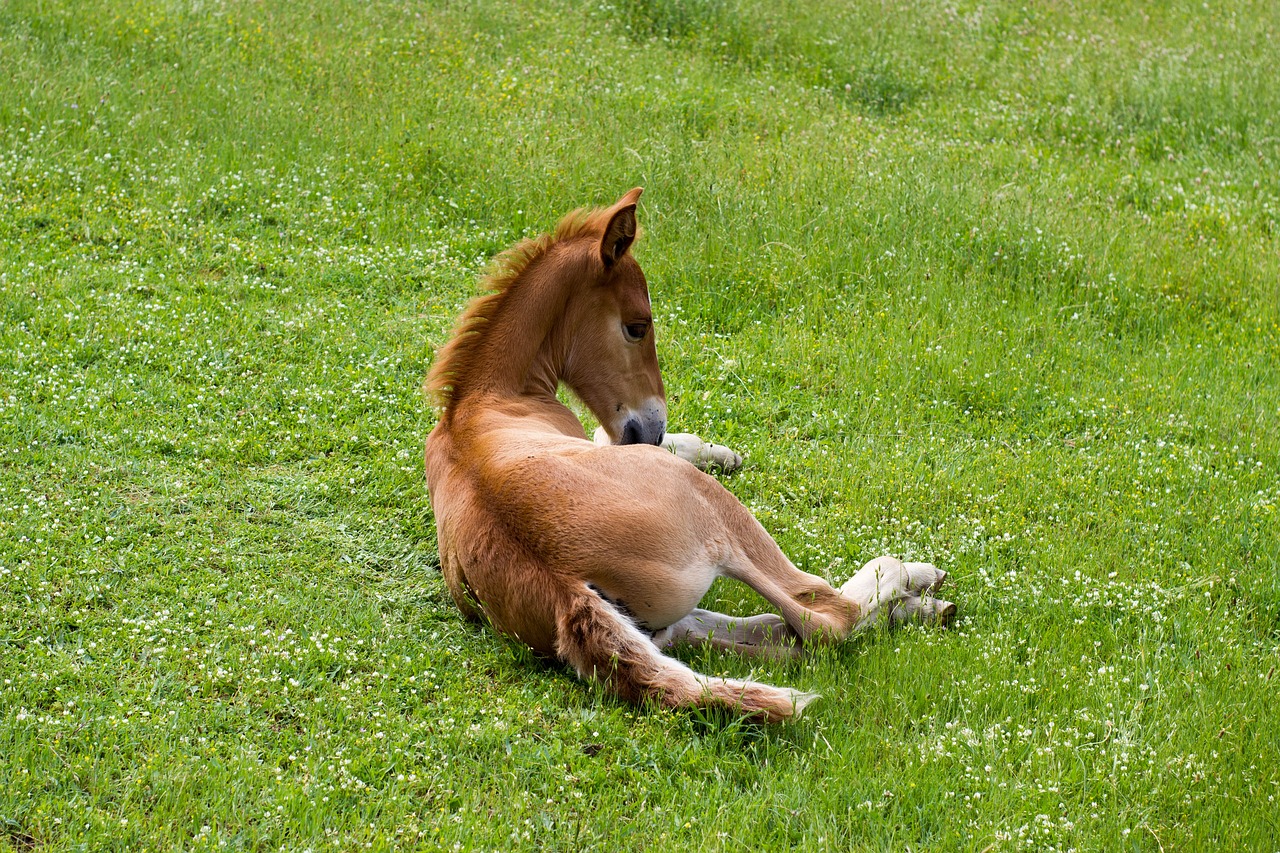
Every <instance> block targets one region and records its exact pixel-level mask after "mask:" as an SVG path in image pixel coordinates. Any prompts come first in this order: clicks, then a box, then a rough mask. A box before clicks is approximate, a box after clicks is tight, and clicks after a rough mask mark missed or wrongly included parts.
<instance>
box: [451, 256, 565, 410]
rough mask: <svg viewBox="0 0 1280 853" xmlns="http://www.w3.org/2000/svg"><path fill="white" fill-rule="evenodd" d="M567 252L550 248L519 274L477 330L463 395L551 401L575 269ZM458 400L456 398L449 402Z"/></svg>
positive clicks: (557, 379) (561, 361)
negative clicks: (475, 345) (487, 318)
mask: <svg viewBox="0 0 1280 853" xmlns="http://www.w3.org/2000/svg"><path fill="white" fill-rule="evenodd" d="M578 267H579V264H578V263H575V260H574V258H573V257H572V256H570V254H569V253H568V252H555V251H553V252H550V253H548V255H546V256H544V257H542V258H540V259H538V260H537V261H536V262H534V263H533V264H532V265H531V266H530V267H529V268H528V269H526V270H525V271H524V272H522V273H521V274H520V276H519V277H518V278H517V280H516V281H514V282H512V283H511V284H510V285H509V286H508V287H507V289H506V291H505V292H504V293H503V294H502V298H501V304H500V305H499V306H498V307H497V309H496V311H495V312H494V314H493V315H492V316H491V317H490V318H489V320H488V322H486V323H485V324H484V325H483V326H482V327H481V328H480V329H479V330H478V333H479V334H481V335H483V338H482V340H480V341H477V347H476V351H475V353H474V356H473V357H472V358H471V359H470V360H469V362H470V363H469V364H468V369H467V374H466V376H465V377H464V378H463V380H462V381H460V382H459V383H458V384H459V386H460V387H462V388H464V389H466V390H465V396H468V397H469V396H472V395H483V396H485V397H489V398H493V397H499V398H503V397H520V398H521V399H522V400H524V401H525V402H530V401H533V400H540V401H545V402H549V403H554V404H555V405H557V406H559V405H560V404H559V402H558V401H557V400H556V390H557V388H558V386H559V383H560V376H561V372H562V370H563V366H564V363H565V358H566V356H567V353H568V340H567V335H566V334H565V324H564V322H563V317H564V313H565V311H566V307H567V305H568V303H569V296H570V294H571V293H572V291H573V288H574V286H575V285H576V283H577V280H578V276H579V275H581V271H580V270H579V269H578ZM455 402H458V401H455Z"/></svg>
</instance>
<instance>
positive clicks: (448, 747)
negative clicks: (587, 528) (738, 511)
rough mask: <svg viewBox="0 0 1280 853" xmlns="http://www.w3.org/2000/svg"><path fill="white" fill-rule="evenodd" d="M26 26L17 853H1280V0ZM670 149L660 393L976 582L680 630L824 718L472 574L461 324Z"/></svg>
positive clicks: (420, 13)
mask: <svg viewBox="0 0 1280 853" xmlns="http://www.w3.org/2000/svg"><path fill="white" fill-rule="evenodd" d="M0 58H2V59H0V65H2V66H3V68H4V71H5V74H4V77H5V79H6V80H7V85H5V86H4V88H3V91H0V850H15V851H44V850H76V849H83V850H109V849H119V850H143V849H149V850H156V849H161V850H168V849H191V850H202V849H231V850H270V849H285V850H307V849H309V850H344V851H345V850H358V849H372V850H389V849H406V850H407V849H435V848H449V849H459V850H513V849H530V850H532V849H543V850H555V849H559V850H580V849H582V850H601V851H614V850H637V851H639V850H653V849H668V850H691V849H692V850H739V849H746V848H752V849H768V850H781V849H790V848H803V849H807V850H850V849H855V850H860V849H883V850H901V849H908V848H909V849H913V850H914V849H940V850H975V851H977V850H1014V849H1035V850H1066V849H1076V850H1122V849H1134V850H1152V851H1160V850H1164V851H1172V850H1182V849H1207V848H1210V847H1218V848H1225V849H1256V850H1262V849H1269V850H1270V849H1277V848H1278V847H1280V841H1277V839H1278V838H1280V804H1278V803H1277V802H1276V800H1277V796H1278V795H1280V710H1278V703H1277V702H1276V698H1275V697H1276V695H1277V691H1278V689H1280V677H1277V675H1276V669H1277V664H1278V663H1280V574H1278V560H1280V511H1278V510H1277V506H1278V505H1280V85H1276V79H1277V78H1276V74H1277V71H1276V69H1277V67H1280V5H1277V4H1274V3H1270V2H1241V0H1232V2H1226V3H1212V4H1201V3H1199V2H1159V3H1137V2H1134V3H1113V2H1096V0H1083V2H1078V3H1031V4H1027V3H1024V2H1021V0H1020V2H972V1H971V0H955V2H934V0H922V1H921V2H898V0H885V2H881V3H868V4H836V3H824V2H818V0H783V2H772V3H766V2H754V0H685V2H677V0H649V2H646V0H613V2H612V3H610V2H605V3H603V4H598V5H590V6H588V5H586V4H577V3H571V2H565V1H564V0H543V2H537V3H535V2H532V0H513V2H509V3H495V2H475V3H468V2H446V3H426V2H422V3H411V2H400V3H392V2H373V3H356V2H338V1H337V0H317V2H314V3H308V4H298V3H288V2H283V0H261V2H247V0H246V2H201V0H188V1H187V2H179V0H137V2H120V3H110V2H103V3H92V4H89V3H86V4H81V3H76V2H71V0H45V2H36V0H7V2H4V3H0ZM636 185H642V186H644V187H645V188H646V192H645V196H644V199H643V200H642V203H641V209H640V218H641V222H642V225H643V226H644V227H645V229H646V235H645V237H644V239H643V240H642V241H641V242H640V243H639V244H638V246H637V249H636V252H637V255H638V257H639V258H640V260H641V262H642V264H644V266H645V269H646V271H647V273H648V275H649V280H650V287H651V291H652V294H653V299H654V307H655V312H656V317H657V322H658V333H659V353H660V356H661V358H662V360H663V366H664V373H665V377H666V382H667V387H668V391H669V395H670V400H669V403H670V408H671V415H672V425H673V427H674V428H677V429H681V430H687V431H694V432H698V433H701V434H703V435H704V436H708V437H711V438H714V439H715V440H716V441H720V442H723V443H725V444H729V445H730V446H732V447H734V448H735V449H737V450H738V451H740V452H743V453H744V455H745V456H746V458H747V465H746V467H745V468H744V469H743V470H742V471H741V472H740V473H739V474H737V475H734V476H732V477H729V478H728V479H727V480H726V485H727V486H728V487H729V488H730V489H731V490H732V491H733V492H734V493H735V494H737V495H738V496H739V497H740V498H741V499H742V500H743V502H745V503H746V504H747V505H748V506H750V507H751V508H752V509H753V510H754V511H755V512H756V513H757V515H758V516H759V518H760V519H761V520H762V522H764V524H765V525H766V527H768V528H769V529H770V531H771V532H772V533H773V534H774V535H775V536H776V538H777V539H778V541H779V542H780V543H781V545H782V546H783V548H784V549H785V550H786V551H787V552H788V553H789V554H790V555H792V557H793V559H794V560H795V562H796V563H797V564H798V565H800V566H801V567H802V568H804V569H806V570H808V571H812V572H815V573H819V574H822V575H825V576H827V577H829V578H831V579H834V580H836V581H843V580H844V578H845V577H847V576H848V575H849V574H850V573H851V572H852V571H853V570H854V569H855V568H856V567H857V566H860V565H861V564H862V562H863V561H865V560H867V559H869V558H871V557H873V556H877V555H879V554H881V553H885V552H891V553H895V554H898V555H900V556H908V557H912V558H916V559H925V560H930V561H932V562H935V563H937V564H938V565H939V566H941V567H943V568H945V569H947V570H948V571H950V572H951V573H952V577H953V579H954V586H952V587H951V589H950V595H949V596H948V597H949V598H952V599H954V600H955V601H956V602H957V603H958V604H959V606H960V610H961V619H960V621H959V622H958V623H957V624H956V625H955V626H954V627H953V628H952V629H951V630H948V631H945V632H940V631H926V630H922V629H918V628H910V629H906V630H901V631H897V632H893V633H885V632H880V633H875V634H872V635H868V636H863V637H860V638H858V639H856V640H854V641H851V642H850V643H848V644H846V645H844V646H842V647H840V648H838V649H834V650H821V651H817V652H815V653H813V654H812V655H811V656H809V657H808V658H807V659H806V660H805V661H804V662H802V663H797V664H789V665H783V664H751V663H749V662H744V661H741V660H737V659H733V658H729V657H724V656H720V655H716V654H713V653H709V652H690V653H686V654H685V658H686V659H687V660H688V661H689V662H690V663H691V664H693V665H694V666H696V667H697V668H699V669H701V670H702V671H704V672H709V673H725V674H732V675H734V676H739V677H740V676H745V675H751V676H752V677H755V678H758V679H760V680H764V681H768V682H771V683H775V684H785V685H788V686H792V687H796V688H799V689H803V690H811V691H817V692H820V693H822V694H823V696H824V698H823V700H822V701H821V702H819V703H817V704H815V705H814V706H813V707H812V709H811V711H810V712H809V713H808V714H807V715H806V717H805V719H803V720H801V721H800V722H798V723H795V724H792V725H787V726H783V727H775V728H763V727H759V726H755V725H749V724H742V723H735V722H733V721H731V720H728V719H724V718H719V717H710V718H707V717H700V716H698V715H691V714H675V713H667V712H661V711H655V710H652V709H642V708H634V707H630V706H625V705H622V704H619V703H618V702H616V701H614V700H612V699H610V698H609V697H607V696H605V695H603V693H602V692H601V691H600V690H598V689H597V688H593V687H590V686H586V685H583V684H581V683H580V682H578V681H577V680H575V679H574V678H572V677H571V676H570V675H569V674H568V673H567V672H566V671H564V670H563V669H561V668H559V667H555V666H549V665H547V664H545V663H541V662H539V661H536V660H534V659H532V658H531V656H530V655H528V654H527V653H525V652H523V651H521V649H519V648H517V647H516V646H514V645H513V644H511V643H508V642H506V641H504V640H503V639H501V638H499V637H496V636H495V635H494V634H493V633H492V632H488V631H485V630H481V629H479V628H476V627H474V626H471V625H468V624H465V623H464V622H463V621H462V620H461V618H460V616H459V615H458V613H457V612H456V611H455V609H454V608H453V606H452V604H451V603H450V601H449V598H448V595H447V593H446V591H445V589H444V584H443V582H442V580H441V577H440V575H439V572H438V570H437V567H436V562H437V558H436V554H435V545H434V535H435V534H434V523H433V519H432V515H431V508H430V505H429V503H428V501H427V495H426V489H425V485H424V481H423V473H422V464H421V450H422V443H423V440H424V438H425V436H426V434H427V432H428V431H429V429H430V427H431V425H432V422H433V414H432V412H431V410H430V408H429V406H428V405H427V403H426V402H425V401H424V400H423V398H422V397H421V395H420V393H419V386H420V384H421V381H422V379H423V377H424V376H425V374H426V371H427V369H428V366H429V364H430V362H431V358H432V353H433V351H434V349H435V347H437V346H438V345H440V344H441V343H442V342H443V341H444V340H445V337H446V335H447V334H448V331H449V329H450V327H451V324H452V320H453V318H454V316H456V314H457V312H458V311H459V310H460V309H461V307H462V306H463V304H464V303H465V301H466V299H467V298H468V297H469V295H470V294H471V293H472V292H473V291H474V288H475V282H476V278H477V276H478V274H479V273H480V272H481V271H482V270H483V268H484V266H485V264H486V262H487V259H488V258H489V257H490V256H492V255H493V254H494V253H495V252H497V251H499V250H501V249H502V248H504V247H506V246H507V245H509V244H511V243H512V242H514V241H515V240H517V239H519V238H521V237H522V236H526V235H529V234H533V233H537V232H539V231H542V230H545V229H548V228H550V227H551V226H553V225H554V223H555V222H556V220H557V219H558V218H559V216H560V215H561V214H563V213H565V212H566V211H568V210H570V209H572V208H574V207H577V206H579V205H582V204H604V203H608V202H611V201H613V200H614V199H615V198H617V197H618V196H619V195H620V194H621V193H622V192H623V191H625V190H626V189H629V188H630V187H632V186H636ZM711 598H712V599H714V600H713V601H712V602H710V603H711V604H712V605H714V606H716V607H717V609H724V610H728V611H730V612H740V613H746V612H752V611H754V610H755V609H757V608H760V607H761V601H760V600H759V599H757V598H755V597H754V595H753V594H751V593H750V592H749V591H747V590H745V589H744V588H742V587H739V586H735V585H731V584H720V585H717V586H716V587H715V588H713V590H712V593H711Z"/></svg>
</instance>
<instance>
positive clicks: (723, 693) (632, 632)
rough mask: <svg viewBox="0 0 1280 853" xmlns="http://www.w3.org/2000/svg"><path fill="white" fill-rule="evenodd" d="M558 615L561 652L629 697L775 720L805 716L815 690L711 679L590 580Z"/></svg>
mask: <svg viewBox="0 0 1280 853" xmlns="http://www.w3.org/2000/svg"><path fill="white" fill-rule="evenodd" d="M557 611H558V612H557V614H556V654H557V656H558V657H560V659H561V660H564V661H567V662H568V663H569V664H571V665H572V666H573V668H574V669H575V670H577V672H578V675H579V676H581V677H582V678H584V679H586V680H589V681H599V682H602V683H603V684H604V685H605V686H606V687H607V688H608V689H609V690H610V691H611V692H612V693H614V694H616V695H617V696H619V697H620V698H622V699H625V700H627V701H629V702H637V703H638V702H642V701H645V700H652V701H656V702H658V703H659V704H661V705H663V706H664V707H668V708H695V707H700V708H725V709H728V710H729V711H732V712H733V713H736V714H740V715H742V716H745V717H749V718H752V719H758V720H762V721H766V722H771V723H776V722H781V721H782V720H788V719H792V718H796V717H799V716H800V712H801V711H803V710H804V707H805V706H806V705H808V704H809V703H810V702H811V701H813V700H814V699H816V698H818V695H817V694H816V693H801V692H799V691H797V690H791V689H788V688H785V687H771V686H770V685H768V684H760V683H758V682H754V681H738V680H735V679H730V678H711V677H709V676H705V675H701V674H699V673H697V672H694V671H693V670H692V669H690V668H689V667H687V666H685V665H684V664H683V663H681V662H680V661H678V660H675V659H674V658H669V657H667V656H666V655H664V654H662V653H661V652H659V651H658V648H657V646H655V645H654V643H653V641H652V640H651V639H650V638H649V637H648V636H647V635H646V634H644V633H643V632H642V631H641V630H640V629H639V628H637V627H636V625H635V623H633V622H632V621H631V620H630V619H629V618H627V617H626V616H625V615H623V614H622V613H621V612H619V611H618V609H617V608H616V607H615V606H614V605H613V604H611V603H609V602H608V601H606V600H604V599H603V598H601V597H600V596H599V595H597V594H596V593H595V591H594V590H592V589H591V588H590V587H588V586H587V585H586V584H583V585H582V586H581V589H580V590H574V591H572V592H570V593H569V594H568V595H566V596H565V597H564V599H563V600H562V602H561V603H560V606H559V607H558V608H557Z"/></svg>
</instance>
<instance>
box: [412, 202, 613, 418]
mask: <svg viewBox="0 0 1280 853" xmlns="http://www.w3.org/2000/svg"><path fill="white" fill-rule="evenodd" d="M608 212H609V211H608V210H607V209H605V208H585V207H581V208H578V209H577V210H574V211H573V212H571V213H569V214H567V215H566V216H565V217H564V218H563V219H561V220H560V222H559V223H558V224H557V225H556V227H555V230H554V231H551V232H549V233H545V234H539V235H538V236H537V237H529V238H527V239H525V240H521V241H520V242H519V243H517V244H516V245H514V246H512V247H511V248H510V249H507V250H506V251H505V252H502V253H501V254H499V255H497V256H496V257H495V258H494V259H493V261H492V263H490V265H489V269H488V271H487V272H486V273H485V275H484V276H483V277H481V279H480V288H479V289H480V295H479V296H476V297H475V298H474V299H472V300H471V302H470V303H468V305H467V307H466V310H464V311H463V312H462V316H461V317H459V318H458V323H457V325H456V326H455V327H454V330H453V334H452V335H451V336H450V338H449V341H448V342H447V343H446V344H445V345H444V346H443V347H441V348H440V350H439V351H438V352H437V353H436V359H435V363H434V364H432V365H431V372H430V373H428V374H427V381H426V384H425V385H424V386H423V390H424V391H426V393H427V394H428V395H429V396H430V397H431V398H433V399H434V401H435V403H436V405H437V406H438V407H439V409H440V410H441V412H442V413H447V412H448V410H449V406H450V404H451V403H452V402H453V401H454V400H455V399H456V398H457V397H458V395H459V393H460V391H462V390H463V389H462V385H463V383H465V382H466V376H467V374H468V373H469V372H470V371H471V367H472V365H473V364H474V363H475V360H476V358H477V357H478V353H479V351H480V345H481V342H482V341H483V340H484V327H485V326H486V325H487V324H488V322H489V321H490V320H492V319H493V318H494V317H496V316H497V315H498V312H499V311H501V310H502V305H503V302H504V301H505V300H506V298H507V295H508V294H509V293H510V292H511V291H512V290H513V289H514V288H515V287H517V286H518V283H519V281H520V278H521V276H523V275H524V273H525V271H526V270H528V269H529V267H531V266H533V264H535V263H536V262H537V261H539V260H541V259H542V258H544V257H546V255H547V253H548V252H550V251H551V250H552V248H554V247H555V246H556V245H557V244H558V243H560V242H562V241H564V240H571V239H574V238H576V237H582V236H584V235H587V234H593V233H603V229H604V226H605V225H606V224H607V221H606V220H605V218H604V217H605V214H607V213H608Z"/></svg>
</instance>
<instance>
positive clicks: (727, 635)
mask: <svg viewBox="0 0 1280 853" xmlns="http://www.w3.org/2000/svg"><path fill="white" fill-rule="evenodd" d="M653 642H654V643H655V644H656V645H657V646H658V648H660V649H666V648H670V647H672V646H676V645H692V646H711V647H713V648H718V649H721V650H723V651H730V652H737V653H740V654H744V655H747V656H750V657H760V658H766V659H771V660H788V659H791V658H796V657H799V656H800V654H801V645H800V638H799V637H798V636H797V635H796V633H795V632H794V631H792V630H791V628H790V627H788V625H787V622H786V620H785V619H783V618H782V617H781V616H777V615H775V614H773V613H761V614H760V615H758V616H726V615H725V614H723V613H716V612H715V611H713V610H702V609H697V610H694V611H693V612H692V613H690V614H689V615H688V616H686V617H684V618H683V619H681V620H680V621H679V622H677V623H675V624H674V625H671V626H670V627H667V628H663V629H662V630H661V631H659V632H658V633H657V634H656V635H655V636H654V638H653Z"/></svg>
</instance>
